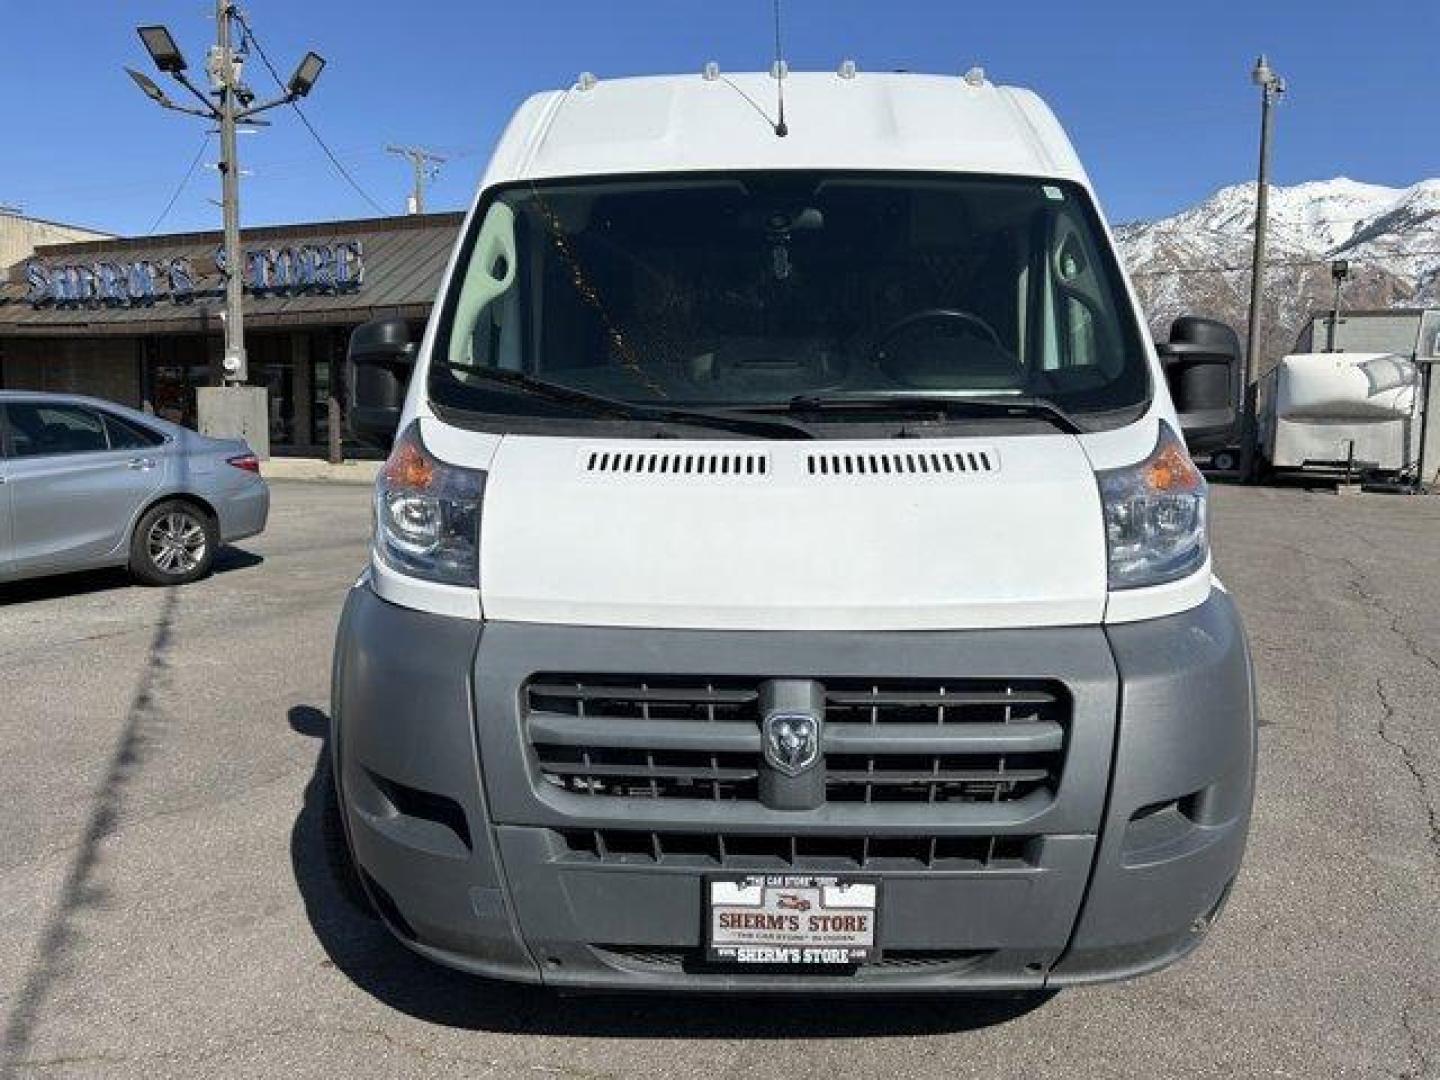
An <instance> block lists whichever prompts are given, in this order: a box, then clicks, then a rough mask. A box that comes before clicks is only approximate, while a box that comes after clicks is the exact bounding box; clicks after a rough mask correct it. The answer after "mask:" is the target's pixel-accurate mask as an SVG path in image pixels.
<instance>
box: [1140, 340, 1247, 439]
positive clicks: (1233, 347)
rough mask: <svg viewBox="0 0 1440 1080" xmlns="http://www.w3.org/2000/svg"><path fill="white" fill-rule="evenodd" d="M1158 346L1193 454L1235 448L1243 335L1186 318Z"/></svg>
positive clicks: (1183, 429) (1166, 378)
mask: <svg viewBox="0 0 1440 1080" xmlns="http://www.w3.org/2000/svg"><path fill="white" fill-rule="evenodd" d="M1156 348H1157V350H1158V351H1159V353H1160V363H1161V364H1162V365H1163V366H1164V369H1165V382H1166V383H1167V384H1168V385H1169V387H1170V397H1171V398H1172V399H1173V400H1174V402H1175V411H1176V413H1178V414H1179V417H1180V429H1181V431H1182V432H1183V434H1184V436H1185V442H1186V445H1188V446H1189V447H1190V450H1191V452H1192V453H1193V452H1207V451H1211V450H1219V449H1221V448H1223V447H1226V446H1233V445H1234V444H1235V441H1236V439H1237V438H1238V437H1239V422H1240V395H1241V387H1240V379H1241V370H1240V336H1239V335H1238V334H1236V333H1235V331H1234V330H1232V329H1231V328H1230V327H1229V326H1226V325H1225V324H1224V323H1222V322H1216V321H1215V320H1214V319H1202V318H1199V317H1197V316H1194V315H1185V316H1182V317H1181V318H1178V319H1176V320H1175V322H1174V323H1172V324H1171V326H1170V340H1169V341H1168V342H1166V343H1164V344H1160V345H1157V346H1156Z"/></svg>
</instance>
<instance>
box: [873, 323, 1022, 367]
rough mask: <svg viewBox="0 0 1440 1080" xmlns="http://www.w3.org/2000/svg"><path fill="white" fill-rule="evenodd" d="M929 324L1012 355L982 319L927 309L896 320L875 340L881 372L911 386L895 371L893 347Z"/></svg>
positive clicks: (876, 357) (877, 362) (875, 353)
mask: <svg viewBox="0 0 1440 1080" xmlns="http://www.w3.org/2000/svg"><path fill="white" fill-rule="evenodd" d="M927 324H935V325H936V326H937V327H938V326H942V325H951V326H955V327H958V328H960V329H962V330H964V331H965V332H966V333H968V334H970V335H972V336H974V337H978V338H981V339H983V340H984V341H986V342H988V343H989V344H990V345H993V346H994V347H995V349H996V350H997V351H998V352H1000V353H1002V354H1005V355H1007V356H1008V355H1009V350H1007V349H1006V348H1005V346H1004V345H1003V344H1001V342H1000V335H999V334H997V333H996V332H995V328H994V327H993V326H991V325H990V324H989V323H988V322H986V321H985V320H984V319H982V318H981V317H980V316H979V315H976V314H974V313H973V312H969V311H961V310H959V309H958V308H939V307H937V308H925V309H924V310H923V311H916V312H912V313H911V314H909V315H906V316H905V317H904V318H902V319H897V320H896V321H895V322H893V323H891V324H890V325H889V326H887V327H886V328H885V330H884V331H883V332H882V333H881V334H880V335H879V336H878V337H877V338H875V344H874V352H873V355H874V358H875V363H876V364H877V365H878V366H879V368H880V370H882V371H883V372H885V374H886V375H888V376H890V377H891V378H892V379H897V380H899V381H900V382H904V383H909V382H912V381H913V380H912V378H911V377H910V376H909V375H907V374H902V373H900V372H899V371H897V370H893V369H894V368H895V367H898V366H899V365H897V364H896V360H897V359H899V358H898V357H894V356H892V355H891V351H890V350H891V346H892V345H893V343H894V342H895V340H896V339H897V338H899V337H901V336H902V335H904V334H907V333H910V332H912V331H913V330H914V329H915V328H916V327H920V326H925V325H927Z"/></svg>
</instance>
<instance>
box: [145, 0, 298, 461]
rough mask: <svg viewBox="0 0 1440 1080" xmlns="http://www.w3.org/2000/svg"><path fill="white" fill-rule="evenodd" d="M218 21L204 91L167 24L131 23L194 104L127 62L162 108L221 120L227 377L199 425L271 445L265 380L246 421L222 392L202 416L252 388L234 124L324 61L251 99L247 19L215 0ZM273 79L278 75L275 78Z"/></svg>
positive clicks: (201, 404)
mask: <svg viewBox="0 0 1440 1080" xmlns="http://www.w3.org/2000/svg"><path fill="white" fill-rule="evenodd" d="M215 23H216V31H215V45H214V47H213V48H212V49H211V50H210V53H209V56H208V58H207V63H206V65H205V67H206V72H207V74H209V76H210V90H211V92H210V93H209V94H206V93H205V92H204V91H202V90H201V89H200V88H199V87H197V86H196V85H195V84H194V83H193V82H191V80H190V78H189V76H187V75H186V74H185V72H186V71H187V70H188V67H189V65H187V64H186V62H185V57H184V54H182V53H181V51H180V46H179V45H177V44H176V43H175V38H174V36H173V35H172V34H171V33H170V31H169V30H167V29H166V28H165V27H163V26H139V27H136V33H138V34H139V35H140V40H141V42H143V43H144V45H145V51H146V52H148V53H149V54H150V59H151V60H153V61H154V62H155V66H156V67H157V68H159V69H160V71H162V72H164V73H165V74H167V75H170V76H172V77H173V78H174V79H175V81H176V82H177V83H179V84H180V85H181V86H183V87H184V88H185V90H186V92H187V93H188V94H189V95H190V96H191V97H192V98H194V99H195V101H197V102H199V106H200V107H199V108H197V107H196V106H195V105H191V104H185V105H178V104H176V103H175V102H174V101H171V100H170V97H169V96H168V95H167V94H166V93H165V91H164V90H162V89H160V87H159V86H157V85H156V84H155V80H153V79H151V78H150V77H149V76H148V75H143V74H141V73H140V72H138V71H136V70H134V69H133V68H126V69H125V70H126V73H127V74H129V76H130V78H131V79H133V80H134V81H135V85H136V86H138V87H139V88H140V90H141V92H142V93H144V95H145V96H146V97H148V98H149V99H150V100H151V101H153V102H155V104H157V105H159V106H160V107H161V108H164V109H171V110H173V111H175V112H182V113H186V114H187V115H190V116H198V117H200V118H201V119H202V120H204V121H205V122H206V123H210V124H217V125H219V128H220V177H221V192H222V199H221V205H222V207H223V210H224V226H225V243H224V256H223V257H224V261H225V267H224V276H225V355H224V362H223V364H222V368H223V371H224V382H225V384H226V385H225V387H224V388H217V387H205V388H203V390H202V392H201V394H200V395H199V396H200V400H199V401H198V402H197V408H198V412H199V413H200V418H201V427H202V429H204V430H205V431H206V433H207V434H212V435H247V436H254V437H256V438H259V439H261V440H262V442H261V444H260V445H263V446H266V447H268V439H269V432H268V427H267V426H266V421H265V418H264V412H265V408H264V395H265V392H264V390H263V388H261V389H259V390H258V394H259V399H260V408H259V415H258V416H256V415H254V414H253V413H251V414H249V420H248V421H247V419H246V418H245V416H243V415H237V414H236V413H235V412H234V411H232V409H231V408H230V407H228V406H220V402H219V398H216V399H215V403H216V406H217V407H216V409H215V411H214V415H213V417H212V419H213V420H214V423H213V424H211V423H208V422H207V419H206V404H205V398H204V394H211V393H213V394H216V395H225V396H226V397H227V398H229V399H232V401H238V400H243V395H244V394H248V393H250V390H248V389H247V390H244V391H242V390H239V389H236V388H239V387H243V384H244V383H245V382H246V380H247V378H248V376H249V370H248V365H247V363H246V360H245V325H244V319H245V312H244V307H243V304H244V299H245V267H244V265H243V264H242V260H243V259H244V255H243V253H242V252H241V250H240V162H239V154H238V153H237V148H236V145H235V142H236V139H235V126H236V124H238V123H242V122H244V121H246V120H248V119H250V118H251V117H253V116H255V115H256V114H257V113H262V112H265V111H266V110H267V109H273V108H275V107H277V106H279V105H289V104H292V103H293V102H295V101H297V100H299V99H300V98H302V97H304V96H305V95H307V94H308V93H310V91H311V90H312V89H313V88H314V86H315V82H316V80H317V79H319V78H320V72H321V71H322V70H323V69H324V67H325V58H324V57H323V56H320V55H319V54H318V53H314V52H307V53H306V54H305V56H304V57H303V58H302V59H301V61H300V63H299V65H298V66H297V67H296V68H295V74H293V75H291V76H290V82H289V83H288V84H286V85H285V86H284V87H282V88H281V89H282V93H281V95H280V96H279V97H277V98H275V99H273V100H271V101H267V102H265V103H264V104H261V105H256V104H253V102H254V101H255V93H254V91H252V90H251V89H250V88H249V87H248V86H246V85H245V82H244V79H243V78H242V76H243V74H244V72H243V69H242V63H241V59H240V57H239V56H238V55H237V50H236V48H235V43H234V41H233V40H232V34H233V32H234V30H235V26H236V25H237V24H238V25H240V26H241V27H242V28H243V29H244V31H245V32H246V33H247V34H248V33H249V27H248V26H246V25H245V22H244V17H243V15H241V13H240V12H239V11H238V10H237V9H236V7H235V4H234V0H215ZM276 81H277V82H278V81H279V80H278V78H277V80H276ZM252 421H253V422H252Z"/></svg>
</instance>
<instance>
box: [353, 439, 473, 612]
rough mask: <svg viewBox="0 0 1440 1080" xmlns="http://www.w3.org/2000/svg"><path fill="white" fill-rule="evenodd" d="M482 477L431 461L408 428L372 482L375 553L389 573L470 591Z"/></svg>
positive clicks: (440, 462)
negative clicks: (461, 587)
mask: <svg viewBox="0 0 1440 1080" xmlns="http://www.w3.org/2000/svg"><path fill="white" fill-rule="evenodd" d="M484 490H485V474H484V473H483V472H480V471H478V470H476V469H462V468H460V467H458V466H455V465H447V464H445V463H444V462H442V461H437V460H436V459H435V458H434V457H432V456H431V455H430V453H429V451H427V450H426V449H425V444H424V443H423V442H421V441H420V426H419V424H418V422H417V423H413V424H411V425H410V426H409V427H407V428H406V429H405V430H404V432H402V433H401V435H400V437H399V438H398V439H397V440H396V441H395V448H394V450H392V451H391V453H390V457H389V458H388V459H387V460H386V462H385V466H384V468H382V469H381V470H380V476H379V478H378V479H377V480H376V482H375V553H376V555H377V556H378V557H379V558H380V560H381V561H382V562H383V563H385V564H386V565H387V566H389V567H390V568H391V569H393V570H397V571H399V572H400V573H402V574H408V575H410V576H411V577H417V578H423V579H425V580H426V581H436V582H440V583H441V584H445V585H466V586H470V587H471V588H474V587H475V586H477V585H478V584H479V575H480V498H481V496H482V495H483V493H484Z"/></svg>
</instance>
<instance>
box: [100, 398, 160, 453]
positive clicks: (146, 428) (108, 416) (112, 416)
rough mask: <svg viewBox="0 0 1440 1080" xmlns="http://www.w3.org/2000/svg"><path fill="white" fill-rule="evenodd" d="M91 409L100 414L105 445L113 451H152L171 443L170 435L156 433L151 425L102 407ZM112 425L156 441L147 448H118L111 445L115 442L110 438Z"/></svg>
mask: <svg viewBox="0 0 1440 1080" xmlns="http://www.w3.org/2000/svg"><path fill="white" fill-rule="evenodd" d="M91 408H93V409H94V411H95V412H97V413H99V414H100V421H101V423H102V424H103V425H104V427H105V443H106V446H108V447H109V449H111V450H140V449H147V450H148V449H151V448H153V447H156V446H164V445H165V444H166V443H167V442H169V441H170V436H169V435H166V434H165V433H164V432H163V431H156V430H155V429H154V428H152V427H151V426H150V425H149V424H142V423H140V422H139V421H137V420H131V419H130V418H129V417H128V416H121V415H119V414H118V413H115V412H112V411H111V410H109V409H106V408H103V407H101V406H91ZM111 423H115V424H119V425H120V426H121V427H122V428H130V429H131V430H133V431H136V432H138V433H140V435H141V436H143V437H144V438H147V439H154V440H155V441H154V442H151V443H148V444H147V445H146V446H144V447H137V446H120V447H117V446H114V445H111V444H112V442H113V440H112V439H111V438H110V424H111Z"/></svg>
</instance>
